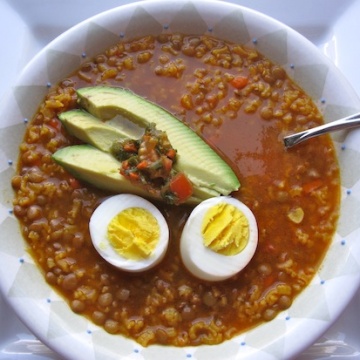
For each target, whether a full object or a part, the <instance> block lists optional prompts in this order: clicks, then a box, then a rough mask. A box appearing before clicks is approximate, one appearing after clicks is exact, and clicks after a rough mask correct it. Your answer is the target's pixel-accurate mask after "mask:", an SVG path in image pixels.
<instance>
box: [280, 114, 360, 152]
mask: <svg viewBox="0 0 360 360" xmlns="http://www.w3.org/2000/svg"><path fill="white" fill-rule="evenodd" d="M357 126H360V113H357V114H354V115H350V116H347V117H345V118H343V119H340V120H336V121H332V122H330V123H327V124H324V125H320V126H316V127H314V128H312V129H309V130H305V131H301V132H298V133H295V134H292V135H288V136H285V137H284V145H285V147H286V148H290V147H292V146H294V145H296V144H299V143H300V142H302V141H305V140H307V139H310V138H312V137H315V136H319V135H322V134H326V133H328V132H331V131H336V130H344V129H349V128H353V127H357Z"/></svg>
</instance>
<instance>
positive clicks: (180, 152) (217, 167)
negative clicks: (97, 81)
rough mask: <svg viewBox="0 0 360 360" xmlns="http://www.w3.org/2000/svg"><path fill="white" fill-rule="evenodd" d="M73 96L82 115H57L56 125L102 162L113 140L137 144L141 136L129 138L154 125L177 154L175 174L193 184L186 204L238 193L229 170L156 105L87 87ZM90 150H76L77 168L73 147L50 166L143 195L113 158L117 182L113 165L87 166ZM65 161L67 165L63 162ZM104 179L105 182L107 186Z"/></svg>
mask: <svg viewBox="0 0 360 360" xmlns="http://www.w3.org/2000/svg"><path fill="white" fill-rule="evenodd" d="M77 94H78V103H79V106H80V107H81V108H82V109H83V110H86V111H83V110H70V111H68V112H65V113H62V114H61V115H60V120H61V121H62V123H63V124H64V126H65V128H66V129H67V131H68V132H69V133H70V134H72V135H74V136H76V137H78V138H79V139H80V140H82V141H83V142H85V143H88V144H91V145H92V146H93V147H96V148H97V149H99V150H101V152H103V153H104V154H105V155H106V158H108V157H112V155H110V154H109V153H108V152H109V151H110V147H111V145H112V143H113V141H114V140H118V139H123V138H139V137H140V136H141V135H140V136H139V135H138V136H134V134H135V133H138V134H141V132H143V130H144V128H146V127H147V126H148V125H149V124H150V123H154V124H155V125H156V128H157V129H159V130H162V131H165V132H166V134H167V136H168V138H169V141H170V143H171V145H172V147H173V148H174V149H176V150H177V157H176V163H175V164H174V169H175V170H176V171H179V172H183V173H184V174H186V176H187V177H188V178H189V180H190V181H191V182H192V184H193V188H194V189H193V190H194V192H193V197H192V198H191V199H189V201H187V202H191V203H194V202H200V201H202V200H205V199H207V198H210V197H214V196H219V195H229V194H230V193H231V192H233V191H235V190H237V189H238V188H239V187H240V183H239V181H238V179H237V177H236V175H235V173H234V172H233V170H232V169H231V168H230V166H229V165H228V164H227V163H226V162H225V161H224V160H223V159H222V158H221V157H220V156H219V155H218V154H217V153H216V152H215V151H214V150H213V149H212V148H211V147H210V146H209V145H208V144H206V142H205V141H204V140H202V139H201V138H200V137H199V136H198V135H197V134H196V133H195V132H193V131H192V130H191V129H190V128H189V127H187V126H186V125H185V124H183V123H182V122H181V121H179V120H178V119H177V118H176V117H174V116H173V115H172V114H170V113H169V112H168V111H166V110H165V109H163V108H161V107H159V106H158V105H155V104H154V103H151V102H149V101H147V100H145V99H144V98H142V97H140V96H138V95H136V94H134V93H133V92H131V91H129V90H126V89H123V88H115V87H105V86H97V87H86V88H81V89H79V90H78V91H77ZM119 116H120V117H122V118H125V119H127V121H128V122H129V123H130V124H131V125H132V126H128V125H126V126H124V125H122V124H123V122H122V121H116V118H118V117H119ZM93 147H88V148H85V149H84V148H80V149H81V153H82V155H81V156H82V158H81V159H80V158H79V159H78V160H79V162H77V161H73V160H74V159H75V158H76V154H73V153H74V152H78V151H79V147H78V146H75V147H74V146H71V147H70V149H68V150H69V151H68V152H65V149H66V148H65V149H61V150H59V151H58V152H57V153H55V154H54V160H55V161H57V162H58V163H59V164H61V165H63V166H64V167H65V168H66V169H67V170H68V171H69V172H71V173H72V174H73V175H74V176H77V177H79V178H81V179H82V180H85V181H87V182H89V183H91V184H93V185H95V186H97V187H99V188H101V189H104V190H110V191H116V192H125V191H130V190H129V186H130V187H131V189H132V192H134V189H133V188H136V190H135V192H136V193H138V194H139V191H138V190H141V191H142V192H143V193H142V195H145V194H144V193H145V190H142V189H140V188H139V187H138V186H136V185H133V184H131V183H130V181H128V180H126V179H125V178H123V177H122V176H121V175H120V174H119V168H120V166H121V163H119V162H118V161H117V160H116V159H115V158H114V161H115V162H116V166H117V174H116V176H115V175H114V174H112V171H113V166H114V163H111V162H110V160H109V161H105V163H103V164H100V163H101V161H102V159H100V155H99V154H97V155H96V156H97V158H96V159H91V160H90V156H93V154H94V152H95V150H96V149H94V148H93ZM71 148H73V149H72V150H71ZM86 149H91V150H89V154H88V155H83V154H84V153H85V152H86ZM70 150H71V151H70ZM59 152H61V153H60V155H61V157H60V156H59ZM90 152H91V154H90ZM69 156H70V157H71V159H70V160H69V161H68V160H67V158H68V157H69ZM79 156H80V155H79ZM80 160H81V161H84V163H81V164H82V165H79V164H80ZM97 164H98V165H97ZM116 166H114V167H116ZM104 167H106V169H104ZM94 174H97V176H95V175H94ZM107 177H109V182H107V181H106V178H107ZM100 179H101V180H100ZM103 179H104V181H102V180H103ZM116 179H117V180H118V182H119V184H118V185H115V183H114V182H116ZM95 182H96V183H95ZM125 182H126V183H127V185H125Z"/></svg>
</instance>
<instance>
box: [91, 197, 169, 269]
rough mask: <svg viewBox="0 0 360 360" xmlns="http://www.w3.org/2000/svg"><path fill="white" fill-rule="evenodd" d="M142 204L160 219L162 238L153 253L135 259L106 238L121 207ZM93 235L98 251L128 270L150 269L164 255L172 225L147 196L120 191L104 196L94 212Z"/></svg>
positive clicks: (111, 261)
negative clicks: (119, 251) (110, 225)
mask: <svg viewBox="0 0 360 360" xmlns="http://www.w3.org/2000/svg"><path fill="white" fill-rule="evenodd" d="M132 207H139V208H143V209H145V210H147V211H149V212H150V213H151V214H152V215H153V216H154V217H155V219H156V220H157V222H158V224H159V228H160V238H159V241H158V244H157V246H156V248H155V250H154V251H153V253H152V254H151V255H150V256H149V257H148V258H146V259H140V260H132V259H127V258H125V257H123V256H121V255H120V254H118V253H117V252H116V251H115V250H114V248H113V246H112V245H111V244H110V242H109V240H108V238H107V228H108V225H109V223H110V221H111V220H112V218H113V217H114V216H116V215H117V214H118V213H120V212H121V211H123V210H125V209H128V208H132ZM89 229H90V236H91V240H92V242H93V244H94V247H95V249H96V250H97V251H98V253H99V254H100V255H101V256H102V257H103V258H104V259H105V260H106V261H107V262H108V263H110V264H112V265H113V266H115V267H117V268H119V269H122V270H125V271H129V272H140V271H145V270H148V269H150V268H152V267H154V266H155V265H157V264H158V263H160V261H161V260H162V259H163V258H164V256H165V253H166V250H167V248H168V243H169V228H168V225H167V223H166V220H165V218H164V216H163V215H162V214H161V212H160V211H159V210H158V209H157V208H156V207H155V206H154V205H153V204H152V203H150V202H149V201H148V200H145V199H144V198H142V197H140V196H137V195H132V194H119V195H115V196H112V197H109V198H107V199H106V200H104V201H103V202H102V203H101V204H100V205H99V206H98V207H97V208H96V209H95V211H94V213H93V214H92V216H91V219H90V223H89Z"/></svg>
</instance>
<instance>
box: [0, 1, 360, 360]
mask: <svg viewBox="0 0 360 360" xmlns="http://www.w3.org/2000/svg"><path fill="white" fill-rule="evenodd" d="M164 26H168V27H169V29H170V30H172V31H173V32H183V33H193V34H202V33H211V34H212V35H213V36H215V37H219V38H223V39H225V40H229V41H234V42H239V43H244V44H247V45H249V46H256V48H257V49H258V50H259V51H260V52H262V53H263V54H264V55H265V56H267V57H268V58H270V59H271V60H273V61H274V62H277V63H278V64H280V65H282V66H283V67H284V69H285V70H286V71H287V72H288V74H289V75H290V76H291V77H292V78H293V79H294V80H295V81H296V82H297V83H298V84H299V85H300V86H301V87H303V88H304V89H305V90H306V91H307V93H308V94H309V95H311V96H312V97H313V98H314V100H315V101H316V102H317V103H318V105H319V107H320V108H321V110H322V111H323V114H324V117H325V121H327V122H328V121H332V120H335V119H336V118H339V117H342V116H345V115H349V114H351V113H354V112H358V111H359V110H360V101H359V99H358V98H357V96H356V94H355V92H354V91H353V90H352V89H351V88H350V86H349V85H348V83H347V82H346V80H345V79H344V78H343V76H342V75H341V74H340V73H339V71H338V70H337V69H336V68H335V66H334V65H333V64H332V63H331V62H330V61H329V60H328V59H326V58H325V57H324V56H323V55H322V54H321V53H319V51H318V49H317V48H316V47H315V46H314V45H312V44H311V43H310V42H309V41H308V40H306V39H305V38H304V37H302V36H301V35H299V34H298V33H296V32H295V31H293V30H292V29H290V28H289V27H287V26H285V25H283V24H282V23H279V22H278V21H275V20H273V19H271V18H269V17H267V16H265V15H262V14H260V13H258V12H255V11H252V10H249V9H247V8H243V7H240V6H237V5H233V4H228V3H224V2H218V1H195V0H194V1H191V0H190V1H189V0H186V1H183V0H179V1H176V2H170V1H166V0H165V1H144V2H139V3H133V4H130V5H126V6H122V7H119V8H116V9H113V10H110V11H107V12H105V13H102V14H100V15H97V16H95V17H93V18H90V19H88V20H86V21H84V22H82V23H80V24H79V25H77V26H75V27H73V28H72V29H70V30H68V31H67V32H65V33H64V34H63V35H61V36H59V37H58V38H57V39H56V40H54V41H53V42H51V43H50V44H49V45H48V46H46V47H45V48H44V49H43V50H42V51H41V52H40V53H39V54H38V55H37V56H36V57H35V58H34V59H33V60H32V61H31V62H30V63H29V65H28V66H27V67H26V68H25V70H24V71H23V73H22V74H21V76H20V78H19V80H18V82H17V84H16V86H15V87H14V88H13V89H12V91H11V92H10V94H9V96H8V98H7V99H6V101H4V102H3V106H2V108H1V109H0V118H1V125H0V147H1V148H0V158H1V164H0V179H1V193H0V201H1V207H0V232H1V235H0V287H1V291H2V293H3V295H4V297H5V298H7V299H8V301H9V303H10V305H11V306H12V307H13V308H14V310H15V311H16V313H17V314H18V315H19V317H20V318H21V319H22V320H23V321H24V323H25V324H26V325H27V326H28V327H29V328H30V329H31V330H32V331H33V332H34V333H35V335H36V336H38V337H39V338H40V339H41V340H42V341H43V342H44V343H46V344H47V345H48V346H49V347H51V348H52V349H54V350H55V351H56V352H58V353H59V354H60V355H61V356H62V357H64V358H69V359H70V358H71V359H90V360H91V359H96V358H101V359H107V358H109V359H110V358H111V359H113V358H117V359H130V358H134V359H135V358H139V359H140V358H141V359H157V360H162V359H169V358H171V359H173V360H180V359H185V358H194V359H195V358H196V359H197V360H209V359H213V360H215V359H224V358H226V359H240V358H241V359H277V358H281V359H285V358H291V357H293V356H295V355H296V354H298V353H299V352H300V351H302V350H303V349H305V348H306V347H308V346H309V345H311V344H312V343H313V342H314V341H315V340H316V339H317V338H318V337H319V336H320V335H321V334H322V333H323V332H324V331H325V330H326V329H327V328H328V327H329V326H330V325H331V323H332V322H333V321H334V320H335V319H336V318H337V316H338V315H339V314H340V313H341V312H342V310H343V309H344V308H345V307H346V305H347V304H348V302H349V301H350V299H351V298H352V296H353V294H354V293H355V292H356V290H357V288H358V286H359V282H360V265H359V264H360V242H359V241H358V240H359V239H357V238H358V237H359V234H360V220H359V219H360V160H359V159H360V146H359V144H360V132H359V131H358V130H353V131H352V132H349V133H341V134H337V135H336V136H334V141H335V145H336V149H337V151H338V158H339V162H340V167H341V176H342V199H341V216H340V220H339V224H338V228H337V233H336V235H335V237H334V239H333V242H332V244H331V246H330V249H329V251H328V252H327V255H326V258H325V259H324V261H323V264H322V266H321V268H320V269H319V271H318V273H317V274H316V276H315V277H314V279H313V281H312V282H311V284H310V285H309V286H308V287H307V288H306V289H305V290H304V291H303V292H302V293H301V294H300V295H299V296H298V297H297V298H296V300H295V301H294V303H293V305H292V306H291V307H290V308H289V309H288V310H287V311H284V312H282V313H280V314H279V315H278V316H277V317H276V318H275V319H274V320H272V321H271V322H268V323H266V324H264V325H261V326H258V327H256V328H255V329H253V330H251V331H248V332H246V333H244V334H242V335H239V336H237V337H235V338H233V339H232V340H229V341H226V342H224V343H222V344H220V345H216V346H200V347H192V348H190V347H186V348H173V347H162V346H150V347H148V348H142V347H141V346H140V345H139V344H137V343H135V342H134V341H132V340H129V339H126V338H124V337H121V336H117V338H116V341H115V340H114V335H110V334H108V333H106V332H105V331H104V330H102V329H100V328H98V327H96V326H95V325H93V324H92V323H90V322H89V321H87V320H86V319H85V318H84V317H81V316H78V315H76V314H74V313H73V312H72V311H71V310H70V308H69V307H68V306H67V304H66V303H65V301H63V299H62V298H61V297H59V296H58V294H57V293H56V292H54V291H53V290H52V289H51V288H50V287H49V285H48V284H47V283H46V282H45V280H44V278H43V276H42V275H41V273H40V271H39V270H38V268H37V266H36V265H35V264H34V262H33V260H32V258H31V256H30V255H29V254H28V252H27V245H26V243H25V242H24V240H23V238H22V236H21V234H20V230H19V225H18V222H17V220H16V218H15V217H14V216H13V214H12V212H11V208H12V198H13V191H12V188H11V185H10V180H11V177H12V176H13V174H14V172H15V167H16V160H17V157H18V145H19V143H20V141H21V139H22V137H23V134H24V130H25V125H24V120H25V119H31V117H32V116H33V114H34V113H35V111H36V109H37V106H38V105H39V103H40V102H41V100H42V98H43V96H44V94H45V93H46V92H47V90H48V87H47V84H49V83H50V84H54V83H56V82H57V81H59V80H60V79H62V78H63V77H65V76H66V75H68V74H69V73H72V72H73V71H74V70H75V69H76V68H78V67H79V65H80V64H81V62H82V61H83V57H82V54H83V53H84V52H85V53H86V55H87V56H88V57H91V56H93V55H95V54H97V53H100V52H102V51H103V50H104V49H105V48H107V47H109V46H111V45H112V44H113V43H115V42H117V41H118V40H119V36H123V35H124V36H125V38H132V37H139V36H141V35H146V34H148V33H149V32H151V33H153V34H158V33H161V32H162V31H163V27H164ZM254 40H256V41H254ZM293 65H295V66H293ZM324 99H325V100H326V101H324Z"/></svg>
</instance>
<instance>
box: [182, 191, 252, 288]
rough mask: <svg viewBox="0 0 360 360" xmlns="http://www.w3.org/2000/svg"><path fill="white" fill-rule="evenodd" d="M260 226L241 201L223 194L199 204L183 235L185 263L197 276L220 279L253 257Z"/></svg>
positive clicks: (231, 273) (225, 277)
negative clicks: (258, 226)
mask: <svg viewBox="0 0 360 360" xmlns="http://www.w3.org/2000/svg"><path fill="white" fill-rule="evenodd" d="M257 243H258V228H257V223H256V219H255V216H254V215H253V213H252V211H251V210H250V209H249V208H248V207H247V206H246V205H245V204H243V203H242V202H241V201H239V200H237V199H235V198H232V197H228V196H220V197H215V198H210V199H208V200H205V201H203V202H201V203H200V204H199V205H197V206H196V207H195V208H194V210H193V211H192V213H191V214H190V216H189V218H188V220H187V222H186V224H185V226H184V230H183V233H182V236H181V239H180V252H181V257H182V260H183V263H184V265H185V266H186V267H187V269H188V270H189V271H190V272H191V273H192V274H193V275H194V276H196V277H198V278H199V279H202V280H206V281H220V280H225V279H227V278H230V277H231V276H233V275H235V274H236V273H238V272H239V271H241V270H242V269H243V268H244V267H245V266H246V265H247V264H248V263H249V261H250V260H251V258H252V257H253V255H254V253H255V250H256V247H257Z"/></svg>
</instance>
